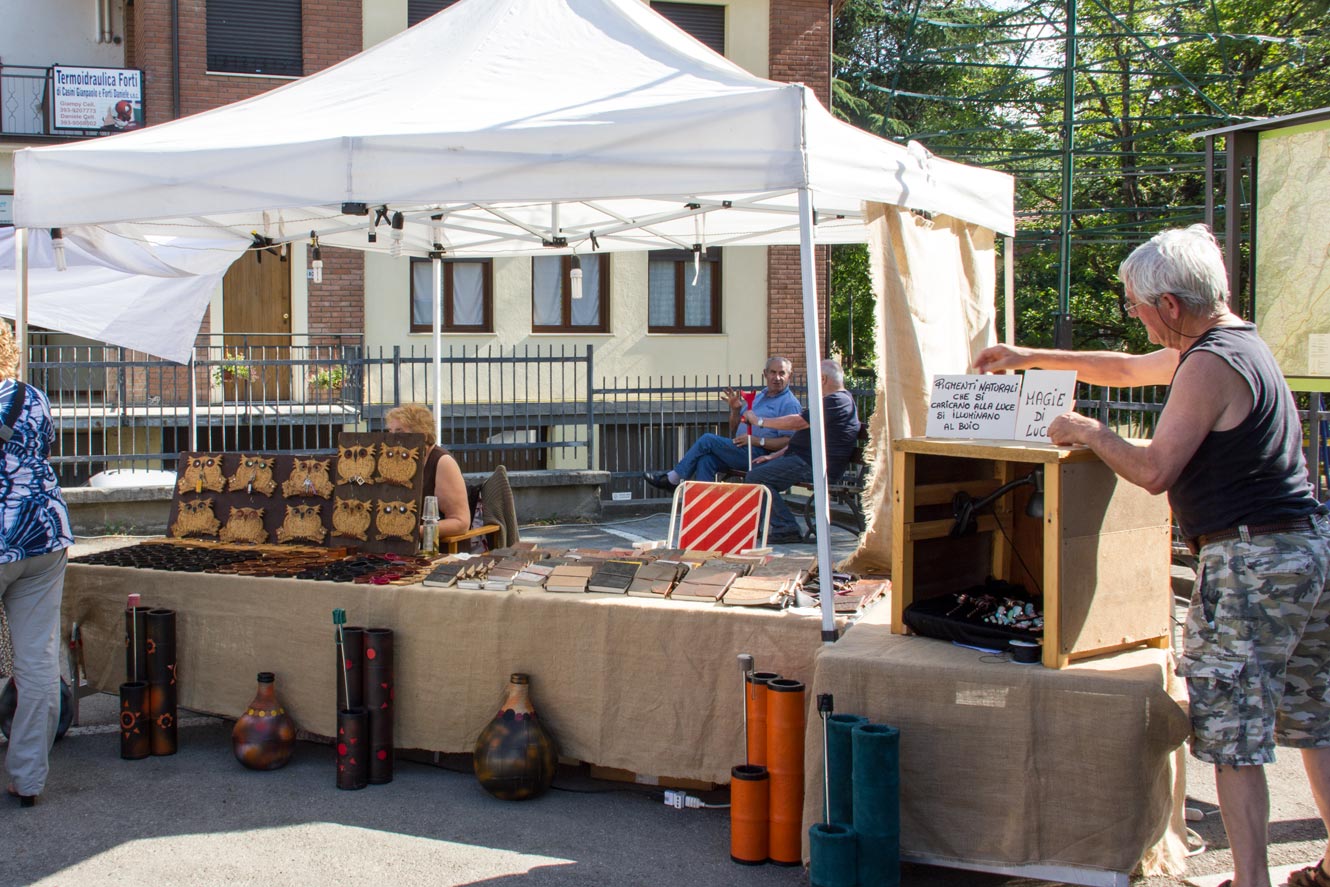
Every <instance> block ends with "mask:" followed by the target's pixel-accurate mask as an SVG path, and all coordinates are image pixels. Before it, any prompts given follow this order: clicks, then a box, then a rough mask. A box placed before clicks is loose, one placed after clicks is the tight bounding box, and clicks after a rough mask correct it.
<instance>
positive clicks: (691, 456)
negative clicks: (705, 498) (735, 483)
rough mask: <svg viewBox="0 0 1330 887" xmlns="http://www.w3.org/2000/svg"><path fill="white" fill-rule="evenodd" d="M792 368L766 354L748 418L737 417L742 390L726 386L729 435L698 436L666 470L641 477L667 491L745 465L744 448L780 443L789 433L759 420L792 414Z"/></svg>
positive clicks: (765, 449)
mask: <svg viewBox="0 0 1330 887" xmlns="http://www.w3.org/2000/svg"><path fill="white" fill-rule="evenodd" d="M792 369H793V365H792V364H791V363H790V361H789V359H788V358H784V357H771V358H768V359H767V365H766V369H764V370H762V380H763V381H764V382H766V383H767V387H765V388H763V389H762V390H761V391H758V392H757V393H756V394H755V395H753V402H752V405H751V406H749V407H748V411H749V412H751V413H752V414H753V415H754V416H755V418H754V419H752V420H751V421H744V419H743V416H742V413H743V412H744V406H745V397H744V394H743V392H741V391H739V390H738V389H737V388H726V389H725V391H724V392H722V393H721V397H723V398H724V399H725V400H726V402H728V403H729V405H730V436H729V437H724V436H723V435H719V434H704V435H702V436H701V437H699V438H698V439H697V440H696V441H695V442H694V443H693V445H692V446H691V447H689V448H688V452H686V453H684V457H683V458H682V459H680V460H679V464H677V465H675V466H674V468H672V469H671V470H669V471H648V472H647V473H646V474H645V475H643V477H644V478H645V479H646V482H647V483H649V484H651V485H652V486H653V487H656V488H657V489H661V490H666V491H672V490H673V489H674V488H675V487H677V486H678V485H679V484H680V483H681V482H682V481H686V480H707V481H709V480H715V479H716V473H717V472H719V471H721V470H722V469H733V470H739V469H743V468H748V467H749V466H748V455H749V453H750V452H753V451H755V452H756V453H757V454H758V455H764V454H766V453H769V452H772V451H774V450H779V449H781V448H783V447H784V446H785V444H786V443H788V442H789V438H790V435H791V434H792V433H793V432H790V431H777V430H775V429H774V428H773V427H771V426H765V423H766V422H768V421H770V420H772V419H777V418H779V417H781V416H790V415H796V414H798V412H799V399H798V398H797V397H795V396H794V394H793V392H791V391H790V371H791V370H792ZM764 426H765V427H764ZM750 447H751V448H752V449H751V450H750V449H749V448H750Z"/></svg>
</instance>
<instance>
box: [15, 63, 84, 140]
mask: <svg viewBox="0 0 1330 887" xmlns="http://www.w3.org/2000/svg"><path fill="white" fill-rule="evenodd" d="M51 96H52V92H51V68H49V67H35V66H32V65H3V66H0V135H7V136H9V135H60V136H67V137H69V138H85V137H87V136H93V135H97V134H98V133H100V132H101V130H100V129H96V128H93V129H60V130H57V129H55V127H54V126H52V120H53V117H54V115H53V114H52V105H51Z"/></svg>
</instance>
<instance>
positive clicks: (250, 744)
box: [231, 671, 296, 770]
mask: <svg viewBox="0 0 1330 887" xmlns="http://www.w3.org/2000/svg"><path fill="white" fill-rule="evenodd" d="M274 680H275V679H274V677H273V673H272V672H270V671H261V672H259V690H258V693H256V694H255V695H254V701H253V702H251V703H250V704H249V707H248V708H246V709H245V713H244V714H243V715H241V716H240V718H239V719H238V720H237V721H236V725H235V729H233V730H232V731H231V748H232V749H233V750H234V751H235V755H236V760H237V761H239V762H240V763H242V764H244V765H245V766H246V767H248V768H249V769H251V770H276V769H277V768H278V767H284V766H286V762H287V761H289V760H291V752H292V750H294V749H295V747H296V722H295V721H293V720H292V719H291V716H290V715H289V714H287V713H286V709H285V708H283V707H282V703H281V702H280V701H278V699H277V691H276V690H275V689H274V688H273V681H274Z"/></svg>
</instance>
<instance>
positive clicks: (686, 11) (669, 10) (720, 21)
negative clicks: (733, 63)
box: [651, 0, 725, 55]
mask: <svg viewBox="0 0 1330 887" xmlns="http://www.w3.org/2000/svg"><path fill="white" fill-rule="evenodd" d="M651 8H652V9H654V10H655V11H656V12H658V13H659V14H660V15H662V16H664V17H665V18H667V19H669V20H670V21H671V22H673V23H674V25H675V26H676V27H678V28H679V29H680V30H681V31H687V32H688V33H689V34H691V35H692V37H693V38H694V39H695V40H697V41H698V42H699V43H703V44H705V45H707V46H709V47H711V48H712V49H714V50H715V51H716V52H718V53H720V54H721V55H724V54H725V7H724V6H711V5H704V4H701V3H656V2H654V0H653V2H652V4H651Z"/></svg>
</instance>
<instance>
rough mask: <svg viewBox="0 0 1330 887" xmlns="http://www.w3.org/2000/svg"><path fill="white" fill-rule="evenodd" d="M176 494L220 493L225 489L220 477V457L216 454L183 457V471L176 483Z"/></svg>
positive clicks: (224, 483)
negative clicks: (209, 491)
mask: <svg viewBox="0 0 1330 887" xmlns="http://www.w3.org/2000/svg"><path fill="white" fill-rule="evenodd" d="M175 488H176V492H179V493H191V492H192V493H202V492H203V491H204V490H212V491H213V492H214V493H220V492H222V490H224V489H225V488H226V478H224V477H223V476H222V457H221V456H220V455H218V454H216V453H196V454H194V455H192V456H186V457H185V470H184V472H182V473H181V475H180V479H179V480H178V481H176V485H175Z"/></svg>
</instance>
